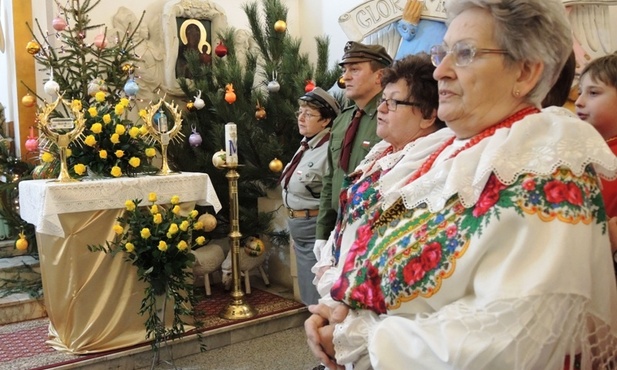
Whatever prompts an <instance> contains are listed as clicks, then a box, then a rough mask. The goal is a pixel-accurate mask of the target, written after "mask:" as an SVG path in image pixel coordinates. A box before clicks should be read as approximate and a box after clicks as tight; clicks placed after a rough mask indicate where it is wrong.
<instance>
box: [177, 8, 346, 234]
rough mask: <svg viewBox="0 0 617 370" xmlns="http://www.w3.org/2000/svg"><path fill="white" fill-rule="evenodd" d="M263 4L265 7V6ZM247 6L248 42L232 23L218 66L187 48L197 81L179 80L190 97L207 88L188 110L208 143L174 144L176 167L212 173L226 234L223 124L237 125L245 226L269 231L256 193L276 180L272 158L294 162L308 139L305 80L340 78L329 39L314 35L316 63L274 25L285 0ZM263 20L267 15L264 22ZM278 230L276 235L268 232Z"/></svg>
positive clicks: (329, 82) (192, 125) (322, 82)
mask: <svg viewBox="0 0 617 370" xmlns="http://www.w3.org/2000/svg"><path fill="white" fill-rule="evenodd" d="M260 4H261V7H260V6H259V5H260ZM260 4H258V3H257V2H253V3H248V4H245V5H243V10H244V11H245V13H246V15H247V17H248V20H249V25H250V31H251V39H250V44H251V45H249V46H248V47H247V46H246V45H242V44H238V42H239V41H238V40H241V37H239V36H240V35H241V33H242V31H239V30H237V29H234V28H229V29H227V30H223V31H222V32H219V35H218V37H219V38H220V39H221V40H224V43H225V46H227V48H228V53H227V55H226V56H224V57H222V58H220V57H218V56H214V55H213V56H212V64H209V65H204V64H202V63H201V61H200V59H199V55H198V54H197V53H196V52H194V51H189V52H187V53H186V54H185V57H186V59H187V61H188V69H189V71H190V74H191V76H192V79H191V80H188V79H185V78H180V79H179V80H178V83H179V85H180V87H181V88H182V90H183V92H184V93H185V95H186V97H187V98H188V99H189V100H193V99H194V97H196V96H197V95H198V93H199V92H200V91H201V98H202V99H203V100H204V102H205V108H203V109H201V110H191V111H188V112H186V114H185V115H184V119H185V122H186V125H185V128H186V129H185V134H186V136H187V137H188V136H189V135H190V134H191V130H192V129H195V131H197V132H199V133H200V135H201V136H202V139H203V143H202V144H201V145H200V146H199V147H196V148H193V147H191V146H190V145H189V144H188V143H185V144H184V145H183V146H174V147H172V148H170V156H171V159H172V161H173V162H174V163H175V166H176V167H177V168H178V169H180V170H184V171H197V172H206V173H208V174H209V175H210V178H211V180H212V183H213V185H214V188H215V189H216V192H217V195H218V196H219V198H220V201H221V204H222V205H223V207H224V208H223V210H221V211H220V212H219V213H218V215H217V219H218V225H217V229H216V230H215V231H214V232H213V233H211V237H212V238H218V237H224V236H225V235H226V233H227V232H228V231H229V228H228V225H229V220H228V216H229V210H228V208H227V207H228V204H229V198H228V188H229V187H228V181H227V179H226V178H225V173H226V171H225V170H220V169H216V168H215V167H214V166H213V164H212V156H213V155H214V153H216V152H217V151H219V150H222V149H224V148H225V146H224V137H225V134H224V132H225V131H224V125H225V124H226V123H228V122H234V123H236V125H237V127H238V155H239V163H240V167H239V168H238V172H239V174H240V178H239V179H238V190H239V191H238V193H239V205H240V225H241V232H242V234H243V235H246V236H248V235H257V234H269V233H271V232H272V227H271V226H270V223H271V221H272V219H273V217H274V215H273V214H269V215H263V214H262V215H260V214H259V213H258V211H257V198H258V197H263V196H265V195H266V193H267V191H268V190H273V189H275V188H276V186H277V184H278V178H279V176H280V173H275V172H272V171H270V169H269V165H270V162H271V161H272V160H274V159H275V158H276V159H279V160H281V161H282V162H283V163H286V162H288V161H289V160H290V159H291V157H292V156H293V154H294V153H295V151H296V150H297V148H298V145H299V142H300V140H301V139H302V137H301V136H300V134H299V132H298V128H297V120H296V118H295V116H294V112H295V111H296V110H297V109H298V103H297V101H298V98H299V97H301V96H302V95H303V94H304V93H305V85H306V82H307V80H313V81H315V82H316V84H317V86H320V87H323V88H325V89H329V88H330V87H331V86H333V85H334V83H335V82H336V81H337V79H338V77H339V76H340V74H341V69H340V67H338V66H335V67H334V68H332V69H329V68H328V66H327V64H328V45H329V39H328V38H327V37H318V38H316V42H317V52H318V61H317V65H316V66H313V65H312V64H311V62H310V60H309V57H308V54H306V53H301V52H300V46H301V40H300V39H297V38H293V37H291V36H290V35H289V34H288V33H287V32H277V31H275V29H274V24H275V23H276V22H277V21H279V20H282V21H285V22H286V21H287V11H288V10H287V8H286V7H285V6H284V5H283V4H282V2H281V1H280V0H261V2H260ZM262 19H263V21H262ZM275 79H276V81H277V82H278V83H279V85H280V90H279V91H278V92H274V91H269V90H268V84H269V82H271V81H273V80H275ZM228 84H232V85H233V89H234V90H235V94H236V101H235V102H234V103H232V104H229V103H227V102H226V101H225V99H224V97H225V90H226V86H227V85H228ZM258 106H259V107H263V108H264V109H265V111H266V118H265V119H258V118H257V117H256V115H255V112H256V109H257V107H258ZM270 236H276V235H272V234H271V235H270Z"/></svg>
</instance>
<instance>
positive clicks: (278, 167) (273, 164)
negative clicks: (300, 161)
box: [268, 158, 283, 173]
mask: <svg viewBox="0 0 617 370" xmlns="http://www.w3.org/2000/svg"><path fill="white" fill-rule="evenodd" d="M268 167H270V171H272V172H275V173H278V172H281V171H282V170H283V162H281V161H280V159H278V158H274V159H273V160H271V161H270V164H269V166H268Z"/></svg>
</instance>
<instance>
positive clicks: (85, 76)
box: [28, 0, 143, 104]
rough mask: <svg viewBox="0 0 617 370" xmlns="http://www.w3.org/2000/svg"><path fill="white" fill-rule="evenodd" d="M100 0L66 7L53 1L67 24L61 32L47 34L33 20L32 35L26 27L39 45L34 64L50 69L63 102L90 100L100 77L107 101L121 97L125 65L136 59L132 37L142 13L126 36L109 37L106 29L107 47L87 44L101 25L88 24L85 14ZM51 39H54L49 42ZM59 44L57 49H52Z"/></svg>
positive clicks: (72, 2) (71, 3) (88, 18)
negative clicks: (91, 85)
mask: <svg viewBox="0 0 617 370" xmlns="http://www.w3.org/2000/svg"><path fill="white" fill-rule="evenodd" d="M100 1H101V0H96V1H94V2H93V1H91V0H83V1H82V0H73V1H70V6H69V5H68V4H69V3H66V4H64V3H63V2H59V1H58V0H56V1H55V2H56V5H57V6H58V8H59V9H60V11H61V14H62V16H63V18H64V19H65V20H66V22H67V24H68V25H69V27H67V29H65V30H64V31H58V32H57V33H56V32H55V31H53V30H52V31H53V32H51V33H49V32H47V31H46V30H44V29H42V28H41V25H40V24H39V22H38V20H35V22H36V26H37V32H36V33H35V32H34V30H33V29H32V28H31V27H30V25H28V29H29V30H30V33H31V34H32V37H33V38H34V40H35V41H36V42H38V43H39V45H41V50H40V51H39V52H38V53H37V54H35V55H34V58H35V59H36V61H37V62H38V63H39V64H41V65H43V66H45V67H46V68H48V69H50V70H53V79H54V81H56V82H57V83H58V84H59V85H60V92H61V93H62V94H63V95H64V98H65V99H69V100H73V99H79V100H81V101H83V102H84V104H85V103H86V102H87V101H88V99H89V98H90V94H89V93H88V85H89V84H90V83H91V82H92V81H94V80H95V79H99V78H100V79H103V80H104V81H105V84H106V86H107V89H108V91H109V93H110V95H109V96H110V100H111V101H116V100H117V99H118V98H119V97H120V96H121V95H122V89H123V87H124V84H125V83H126V80H127V73H126V71H125V69H126V67H125V65H130V64H132V63H133V62H136V61H137V60H138V58H137V56H136V55H135V53H134V49H135V48H136V47H137V46H138V45H139V43H135V42H134V41H133V38H134V35H135V32H137V29H138V28H139V25H140V24H141V21H142V19H143V14H142V16H141V18H140V19H139V22H138V24H136V25H134V27H132V31H131V32H129V33H126V34H123V35H120V34H116V35H109V34H107V28H106V27H105V31H104V34H105V38H106V40H108V43H107V47H104V48H98V47H96V46H95V45H93V44H89V43H87V42H86V38H87V37H88V36H90V33H93V32H97V33H98V32H99V31H97V30H98V29H100V27H101V26H102V25H100V24H96V25H91V24H90V23H91V20H90V17H89V16H88V13H89V12H90V11H92V9H93V8H95V7H96V6H97V5H98V4H99V3H100ZM53 38H56V39H57V40H56V41H53V42H52V41H51V39H53ZM58 41H59V46H56V47H52V45H55V44H57V43H58ZM112 41H113V42H112ZM112 44H113V45H112ZM123 67H124V68H123ZM29 90H30V92H31V93H33V94H36V91H33V90H32V89H30V88H29ZM37 96H38V95H37ZM39 99H40V97H39Z"/></svg>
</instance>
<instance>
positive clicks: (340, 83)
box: [336, 76, 345, 89]
mask: <svg viewBox="0 0 617 370" xmlns="http://www.w3.org/2000/svg"><path fill="white" fill-rule="evenodd" d="M336 85H337V86H338V87H340V88H341V89H344V88H345V79H344V78H343V76H341V77H340V78H339V79H338V80H337V81H336Z"/></svg>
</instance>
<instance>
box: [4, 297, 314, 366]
mask: <svg viewBox="0 0 617 370" xmlns="http://www.w3.org/2000/svg"><path fill="white" fill-rule="evenodd" d="M212 288H213V289H212V295H211V296H210V297H206V296H205V295H201V296H200V297H198V298H200V302H199V303H198V305H197V307H196V312H203V317H202V320H203V322H204V329H203V332H204V333H206V334H207V332H208V330H213V329H218V328H221V327H225V326H228V325H235V324H238V323H239V322H245V321H251V320H255V319H259V318H262V317H267V316H272V315H276V314H280V313H282V312H286V311H290V310H295V309H298V308H302V307H304V305H303V304H302V303H299V302H296V301H294V300H290V299H286V298H283V297H280V296H278V295H275V294H272V293H269V292H266V291H263V290H260V289H257V288H254V287H253V288H252V292H251V294H247V295H245V296H244V299H245V301H246V302H247V303H248V304H249V305H250V306H251V307H253V308H254V309H255V310H256V311H257V314H256V315H255V316H254V317H252V318H250V319H246V320H226V319H223V318H221V317H219V316H218V315H219V313H220V312H221V311H222V310H223V309H224V308H225V307H226V306H227V305H228V304H229V302H231V297H230V295H229V292H226V291H224V290H223V289H222V288H221V287H217V286H213V287H212ZM196 294H197V293H196ZM200 294H202V293H200ZM48 325H49V320H48V319H47V318H43V319H37V320H30V321H24V322H20V323H15V324H9V325H3V326H0V369H2V370H4V369H7V370H8V369H11V370H14V369H30V370H44V369H53V368H55V367H59V366H62V365H68V364H73V363H78V362H80V361H85V360H90V359H93V358H96V357H101V356H107V355H109V354H112V353H118V352H122V351H124V350H128V349H133V348H136V347H142V346H149V344H148V343H145V344H141V345H138V346H133V347H130V348H126V349H123V350H117V351H110V352H103V353H97V354H91V355H72V354H68V353H63V352H58V351H56V350H54V349H53V348H51V347H49V346H48V345H46V344H45V341H46V340H47V333H48Z"/></svg>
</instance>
